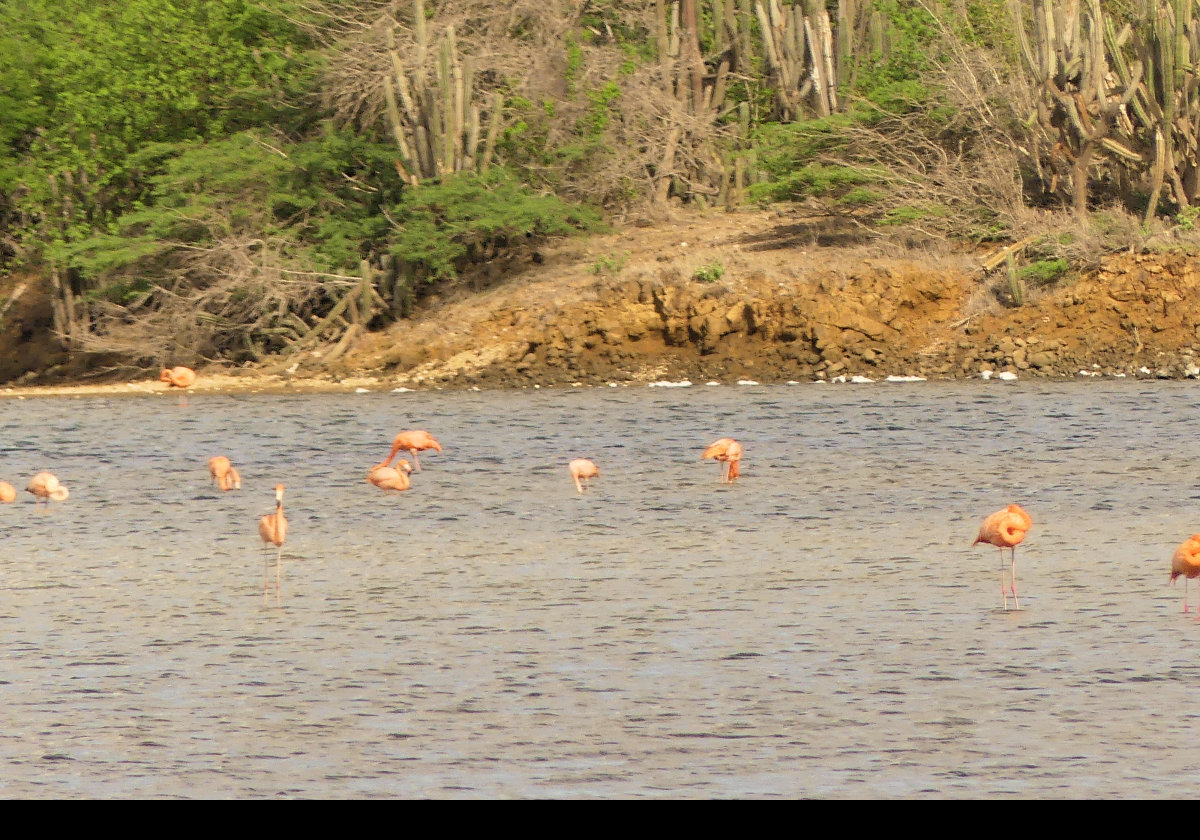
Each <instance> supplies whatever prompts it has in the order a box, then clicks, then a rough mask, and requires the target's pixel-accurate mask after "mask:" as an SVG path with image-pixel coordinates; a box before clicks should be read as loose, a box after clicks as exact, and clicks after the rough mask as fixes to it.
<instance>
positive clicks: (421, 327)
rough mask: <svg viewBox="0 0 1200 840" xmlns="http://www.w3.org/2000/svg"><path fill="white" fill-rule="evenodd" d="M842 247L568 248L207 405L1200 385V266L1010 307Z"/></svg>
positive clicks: (1103, 276)
mask: <svg viewBox="0 0 1200 840" xmlns="http://www.w3.org/2000/svg"><path fill="white" fill-rule="evenodd" d="M847 235H848V231H846V230H842V229H839V228H838V227H837V226H836V225H835V224H834V223H832V222H829V221H822V220H805V221H797V220H795V219H794V218H792V217H789V215H788V214H787V213H786V212H779V211H751V212H745V213H739V214H716V213H714V214H711V215H705V216H690V217H681V218H678V219H676V220H674V221H671V222H660V223H657V224H655V225H653V226H649V227H638V226H636V225H631V226H630V227H629V228H627V229H626V230H623V231H621V232H619V233H613V234H610V235H606V236H601V237H593V238H592V239H589V240H586V241H583V240H578V241H569V242H565V243H561V244H559V245H558V246H556V247H555V248H553V249H549V250H547V251H545V252H544V253H543V254H542V255H540V257H539V259H540V262H539V263H538V264H536V265H535V264H533V263H532V262H530V263H528V264H527V265H525V266H522V267H519V268H518V269H517V270H515V271H513V270H511V269H510V270H509V272H508V273H506V274H504V275H503V277H502V278H501V279H500V280H499V281H498V282H497V281H493V282H494V283H495V285H493V286H491V287H490V288H486V289H483V290H481V291H480V290H477V289H476V288H473V287H472V284H471V283H470V282H467V281H464V282H463V283H462V284H461V286H460V288H459V289H457V290H452V291H450V292H448V293H446V294H445V295H444V296H443V298H441V299H438V298H434V299H431V300H429V301H428V303H427V304H426V306H424V307H423V309H422V311H421V312H420V313H419V314H418V316H417V317H415V318H413V319H411V320H407V321H404V322H401V323H398V324H395V325H393V326H391V327H390V328H388V329H387V330H385V331H381V332H379V333H375V334H370V335H367V336H365V337H363V338H362V339H360V340H359V341H358V343H357V344H356V345H355V346H353V347H352V348H351V349H350V350H349V352H347V353H345V354H344V355H342V356H341V357H340V358H338V359H337V360H335V361H328V360H327V359H326V358H324V355H325V353H327V351H325V352H323V351H320V350H318V351H313V352H303V353H299V354H296V355H294V356H287V357H282V358H279V359H274V360H272V361H270V362H268V363H266V364H263V365H260V366H258V367H255V368H243V369H236V370H229V369H220V368H214V369H211V370H209V371H204V373H205V374H206V375H204V376H202V378H201V381H200V383H198V385H197V388H196V390H201V391H203V390H219V391H233V390H303V391H320V390H354V389H355V388H368V389H372V390H373V389H377V388H384V387H388V388H396V387H408V388H429V387H451V388H453V387H485V388H486V387H521V386H531V385H535V384H536V385H541V386H553V385H569V384H573V383H582V384H603V383H608V382H650V381H662V380H670V381H678V380H683V379H688V380H692V381H701V382H703V381H710V380H717V381H722V382H734V381H737V380H739V379H742V380H744V379H752V380H756V381H759V382H786V381H793V380H795V381H805V380H813V379H819V378H823V379H831V378H836V377H839V376H846V377H850V376H865V377H869V378H872V379H880V378H883V377H886V376H889V375H915V376H923V377H926V378H967V377H978V376H980V374H981V372H983V371H987V370H991V371H994V372H997V373H998V372H1001V371H1005V370H1008V371H1012V372H1013V373H1016V374H1018V375H1019V376H1054V377H1076V376H1079V375H1080V372H1081V371H1084V372H1086V373H1088V374H1092V375H1117V374H1124V375H1134V376H1153V377H1164V378H1178V377H1185V376H1200V332H1198V331H1200V263H1197V261H1195V260H1193V259H1191V258H1188V257H1185V256H1182V255H1170V254H1167V255H1116V256H1110V257H1107V258H1104V259H1103V260H1102V261H1101V263H1100V268H1099V269H1098V270H1097V271H1095V272H1094V273H1093V274H1091V275H1090V276H1088V277H1086V278H1084V279H1082V280H1080V281H1078V282H1075V283H1072V284H1071V285H1069V286H1065V287H1063V288H1060V289H1056V290H1052V291H1050V292H1047V293H1045V294H1043V295H1042V296H1041V297H1040V298H1037V299H1036V300H1034V301H1033V302H1031V303H1028V304H1026V305H1025V306H1023V307H1020V308H1005V307H1003V306H1001V305H1000V304H999V303H998V302H997V301H996V299H995V296H994V295H993V294H992V293H991V288H992V286H993V284H994V283H995V282H997V281H996V280H995V279H994V278H990V277H987V276H985V275H984V274H983V272H982V271H981V269H980V265H981V262H982V256H981V255H980V254H959V255H951V256H931V255H927V254H922V255H920V256H919V258H918V257H917V256H914V255H912V254H907V255H900V256H895V255H885V254H884V253H882V252H881V251H879V250H878V249H872V248H870V247H866V246H859V245H847V244H846V239H847ZM163 387H164V386H161V385H158V384H157V383H151V382H145V381H142V382H138V383H134V384H127V383H126V384H118V385H111V384H110V385H105V386H95V385H91V386H83V388H82V389H75V390H74V392H76V393H81V392H82V393H86V392H94V393H112V392H123V393H138V392H153V391H161V390H162V389H163ZM27 392H30V389H25V388H19V389H16V388H8V389H5V390H4V391H0V393H9V394H13V393H18V394H21V393H27ZM35 392H38V393H47V392H60V393H70V392H72V391H71V389H66V390H64V389H61V388H58V389H51V390H49V391H47V390H46V389H36V391H35Z"/></svg>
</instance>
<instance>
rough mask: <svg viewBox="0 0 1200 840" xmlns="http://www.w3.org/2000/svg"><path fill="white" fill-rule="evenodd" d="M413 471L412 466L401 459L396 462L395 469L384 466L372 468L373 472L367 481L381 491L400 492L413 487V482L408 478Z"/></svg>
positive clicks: (368, 475)
mask: <svg viewBox="0 0 1200 840" xmlns="http://www.w3.org/2000/svg"><path fill="white" fill-rule="evenodd" d="M412 469H413V468H412V464H410V463H408V461H405V460H404V459H403V458H401V459H400V460H399V461H397V462H396V468H395V469H393V468H392V467H385V466H383V465H378V466H374V467H371V471H370V472H369V473H367V481H369V482H370V483H371V484H374V485H375V486H376V487H378V488H379V489H380V490H395V491H397V492H400V491H403V490H407V489H408V488H409V487H411V486H412V482H411V481H410V480H409V478H408V474H409V473H411V472H412Z"/></svg>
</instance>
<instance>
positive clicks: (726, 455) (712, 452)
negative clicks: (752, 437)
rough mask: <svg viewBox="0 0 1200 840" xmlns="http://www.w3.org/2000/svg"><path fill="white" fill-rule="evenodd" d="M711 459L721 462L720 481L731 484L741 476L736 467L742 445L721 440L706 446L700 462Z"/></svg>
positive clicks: (739, 460)
mask: <svg viewBox="0 0 1200 840" xmlns="http://www.w3.org/2000/svg"><path fill="white" fill-rule="evenodd" d="M705 458H713V459H715V460H717V461H720V462H721V481H722V482H725V483H727V484H733V482H735V481H737V477H738V476H739V475H741V470H739V469H738V465H739V464H740V463H741V460H742V445H741V444H740V443H738V442H737V441H736V440H734V439H733V438H721V439H720V440H717V441H714V442H712V443H710V444H709V445H708V447H707V448H706V449H705V450H704V454H703V455H701V456H700V459H701V460H704V459H705Z"/></svg>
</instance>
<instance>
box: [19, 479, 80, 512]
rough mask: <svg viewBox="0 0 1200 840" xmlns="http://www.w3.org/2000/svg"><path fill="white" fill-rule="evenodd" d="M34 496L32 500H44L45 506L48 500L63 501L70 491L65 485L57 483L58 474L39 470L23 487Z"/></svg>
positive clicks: (48, 502) (47, 504) (47, 505)
mask: <svg viewBox="0 0 1200 840" xmlns="http://www.w3.org/2000/svg"><path fill="white" fill-rule="evenodd" d="M25 489H26V490H28V491H29V492H30V493H32V494H33V496H34V501H35V502H36V501H38V500H42V501H45V503H46V507H49V506H50V501H51V500H53V501H56V502H61V501H65V500H66V498H67V496H69V495H70V493H69V492H68V491H67V488H66V487H63V486H62V485H61V484H59V483H58V476H56V475H55V474H54V473H50V472H40V473H38V474H37V475H35V476H34V477H33V478H31V479H29V484H28V485H27V486H26V487H25Z"/></svg>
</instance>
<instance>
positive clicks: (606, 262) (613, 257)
mask: <svg viewBox="0 0 1200 840" xmlns="http://www.w3.org/2000/svg"><path fill="white" fill-rule="evenodd" d="M627 262H629V252H628V251H622V252H621V253H620V254H604V255H602V256H601V257H600V258H599V259H597V260H596V261H595V262H594V263H592V264H591V266H590V267H589V271H591V272H592V274H620V273H621V270H622V269H623V268H625V264H626V263H627Z"/></svg>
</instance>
